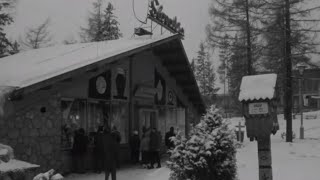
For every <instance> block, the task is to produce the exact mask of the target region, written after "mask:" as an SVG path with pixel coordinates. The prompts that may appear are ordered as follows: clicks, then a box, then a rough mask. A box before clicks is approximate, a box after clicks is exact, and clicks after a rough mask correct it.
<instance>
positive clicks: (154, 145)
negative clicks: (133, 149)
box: [150, 131, 161, 151]
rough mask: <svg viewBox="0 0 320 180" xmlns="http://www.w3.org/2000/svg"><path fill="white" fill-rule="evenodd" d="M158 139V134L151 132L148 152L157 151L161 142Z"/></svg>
mask: <svg viewBox="0 0 320 180" xmlns="http://www.w3.org/2000/svg"><path fill="white" fill-rule="evenodd" d="M159 141H160V138H159V133H158V132H153V131H152V132H151V133H150V151H159V150H160V144H161V142H159Z"/></svg>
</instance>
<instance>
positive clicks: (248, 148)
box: [65, 111, 320, 180]
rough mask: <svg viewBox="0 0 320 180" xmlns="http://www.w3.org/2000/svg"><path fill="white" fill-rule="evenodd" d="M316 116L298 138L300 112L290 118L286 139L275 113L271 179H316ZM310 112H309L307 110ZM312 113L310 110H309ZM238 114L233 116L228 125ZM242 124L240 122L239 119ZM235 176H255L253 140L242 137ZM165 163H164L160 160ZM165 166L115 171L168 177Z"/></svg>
mask: <svg viewBox="0 0 320 180" xmlns="http://www.w3.org/2000/svg"><path fill="white" fill-rule="evenodd" d="M313 113H317V114H318V116H317V117H318V118H317V119H308V120H305V121H304V126H305V127H304V128H305V139H304V140H300V139H299V128H300V116H298V115H297V119H295V120H293V131H294V132H295V134H296V139H295V140H294V142H293V143H286V142H285V140H283V139H282V138H281V133H283V132H285V127H286V126H285V123H286V122H285V121H284V120H283V117H282V116H279V124H280V130H279V131H278V132H277V134H276V135H275V136H272V137H271V148H272V167H273V179H274V180H319V179H320V168H319V167H320V111H318V112H313ZM309 114H310V113H309ZM311 114H312V113H311ZM239 120H241V118H233V119H232V126H235V125H237V124H238V122H239ZM242 124H243V123H242ZM237 164H238V177H239V180H257V179H258V152H257V143H256V142H250V141H249V139H247V138H245V140H244V143H243V147H242V148H241V149H238V153H237ZM163 166H165V164H163ZM169 173H170V171H169V169H167V168H165V167H163V168H160V169H152V170H147V169H142V168H138V167H131V168H125V169H121V170H120V171H118V173H117V179H118V180H168V178H169ZM65 180H104V174H85V175H70V176H68V177H66V178H65Z"/></svg>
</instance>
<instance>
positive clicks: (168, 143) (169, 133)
mask: <svg viewBox="0 0 320 180" xmlns="http://www.w3.org/2000/svg"><path fill="white" fill-rule="evenodd" d="M174 136H176V134H175V133H174V132H171V131H169V132H167V133H166V136H165V143H166V146H167V147H168V148H173V147H174V143H173V141H172V140H170V138H171V137H174Z"/></svg>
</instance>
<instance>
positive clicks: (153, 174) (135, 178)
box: [65, 167, 170, 180]
mask: <svg viewBox="0 0 320 180" xmlns="http://www.w3.org/2000/svg"><path fill="white" fill-rule="evenodd" d="M169 173H170V172H169V169H167V168H165V167H163V168H160V169H142V168H138V167H131V168H125V169H120V170H119V171H118V172H117V179H118V180H164V179H165V180H167V179H168V178H169ZM109 179H111V177H109ZM65 180H104V173H101V174H94V173H92V174H83V175H79V174H72V175H69V176H68V177H66V178H65Z"/></svg>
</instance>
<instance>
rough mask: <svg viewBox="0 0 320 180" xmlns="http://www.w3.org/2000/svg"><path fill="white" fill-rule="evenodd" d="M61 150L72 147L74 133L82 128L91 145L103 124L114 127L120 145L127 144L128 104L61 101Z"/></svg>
mask: <svg viewBox="0 0 320 180" xmlns="http://www.w3.org/2000/svg"><path fill="white" fill-rule="evenodd" d="M61 110H62V129H61V131H62V134H61V148H63V149H70V148H72V145H73V137H74V132H75V131H76V130H78V129H79V128H83V129H84V130H85V132H86V134H87V135H88V136H89V138H90V146H92V145H93V136H94V133H95V132H96V131H97V129H98V127H99V126H103V125H104V124H105V123H107V124H109V126H110V127H113V126H116V127H117V129H118V131H120V134H121V136H122V141H121V143H127V142H128V104H127V103H124V102H117V103H115V102H113V103H112V105H110V102H105V101H93V100H92V101H91V100H80V99H63V100H62V101H61Z"/></svg>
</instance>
